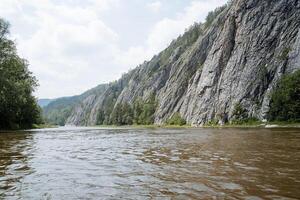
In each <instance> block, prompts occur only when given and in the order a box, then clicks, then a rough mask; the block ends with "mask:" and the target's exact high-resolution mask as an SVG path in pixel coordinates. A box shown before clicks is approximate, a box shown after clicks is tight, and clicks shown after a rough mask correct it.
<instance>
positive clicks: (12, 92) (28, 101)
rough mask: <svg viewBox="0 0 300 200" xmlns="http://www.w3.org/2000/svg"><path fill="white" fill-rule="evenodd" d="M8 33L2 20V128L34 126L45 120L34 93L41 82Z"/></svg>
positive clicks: (0, 48)
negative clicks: (33, 73) (29, 67)
mask: <svg viewBox="0 0 300 200" xmlns="http://www.w3.org/2000/svg"><path fill="white" fill-rule="evenodd" d="M8 34H9V24H8V22H6V21H4V20H3V19H0V129H19V128H31V127H32V125H33V124H39V123H42V118H41V115H40V111H41V110H40V107H39V106H38V105H37V101H36V99H35V98H34V96H33V95H32V93H33V91H34V89H35V88H36V87H37V85H38V84H37V80H36V78H35V77H34V76H33V75H32V73H31V72H30V71H29V70H28V62H27V61H26V60H24V59H22V58H20V57H19V56H18V54H17V50H16V46H15V43H14V42H13V41H12V40H10V39H9V38H8Z"/></svg>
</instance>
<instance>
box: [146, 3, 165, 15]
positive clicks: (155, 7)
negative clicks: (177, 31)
mask: <svg viewBox="0 0 300 200" xmlns="http://www.w3.org/2000/svg"><path fill="white" fill-rule="evenodd" d="M147 7H148V8H149V9H150V10H151V11H153V12H158V11H160V9H161V7H162V3H161V2H160V1H154V2H150V3H148V4H147Z"/></svg>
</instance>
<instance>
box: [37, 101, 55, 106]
mask: <svg viewBox="0 0 300 200" xmlns="http://www.w3.org/2000/svg"><path fill="white" fill-rule="evenodd" d="M52 101H54V99H38V105H39V106H40V107H42V108H43V107H46V106H47V105H49V103H51V102H52Z"/></svg>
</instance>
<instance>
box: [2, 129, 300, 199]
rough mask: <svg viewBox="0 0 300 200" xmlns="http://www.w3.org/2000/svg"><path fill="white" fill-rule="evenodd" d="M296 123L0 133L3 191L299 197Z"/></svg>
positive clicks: (21, 195)
mask: <svg viewBox="0 0 300 200" xmlns="http://www.w3.org/2000/svg"><path fill="white" fill-rule="evenodd" d="M299 198H300V129H292V128H291V129H280V128H277V129H237V128H235V129H231V128H226V129H200V128H199V129H196V128H195V129H125V128H119V129H118V128H117V129H109V128H107V129H105V128H72V127H70V128H55V129H42V130H35V131H25V132H22V131H19V132H7V133H5V132H2V133H0V199H55V200H56V199H64V200H66V199H299Z"/></svg>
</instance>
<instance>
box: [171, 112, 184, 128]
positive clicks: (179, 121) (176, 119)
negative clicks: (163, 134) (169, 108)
mask: <svg viewBox="0 0 300 200" xmlns="http://www.w3.org/2000/svg"><path fill="white" fill-rule="evenodd" d="M167 124H168V125H178V126H183V125H185V124H186V120H185V119H183V118H182V117H181V115H180V113H178V112H177V113H174V114H173V116H172V117H171V118H170V119H169V120H167Z"/></svg>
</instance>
